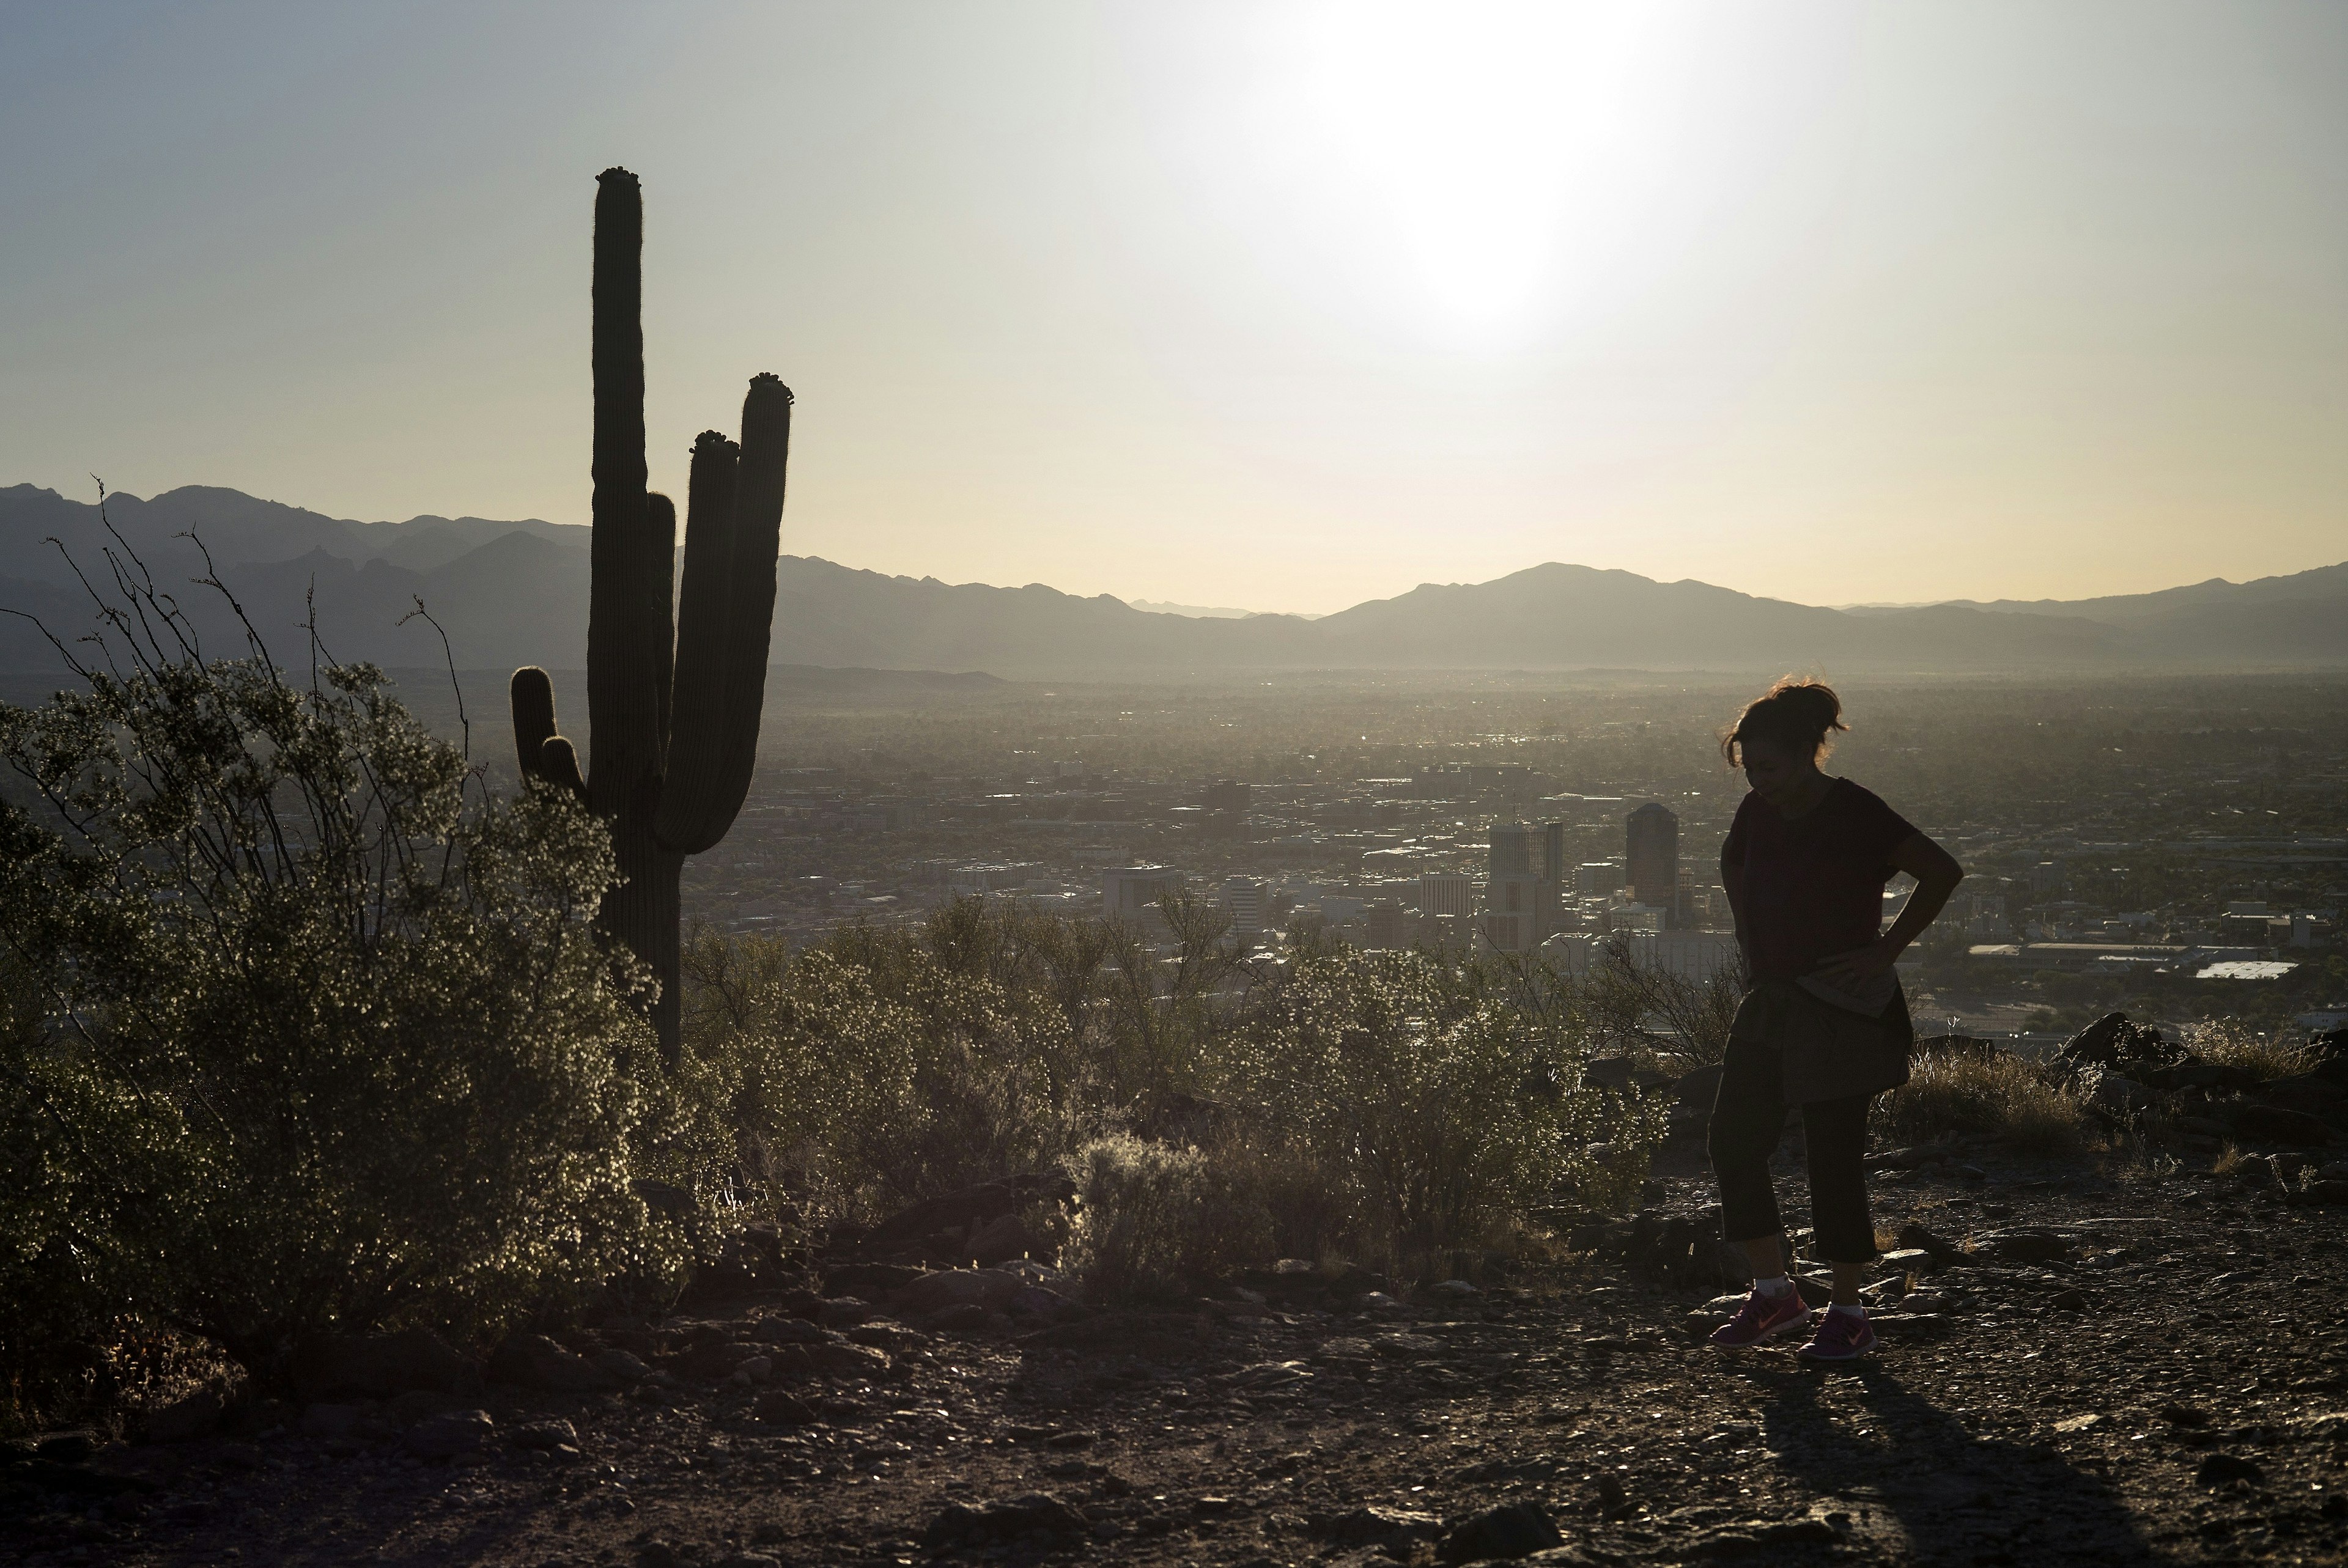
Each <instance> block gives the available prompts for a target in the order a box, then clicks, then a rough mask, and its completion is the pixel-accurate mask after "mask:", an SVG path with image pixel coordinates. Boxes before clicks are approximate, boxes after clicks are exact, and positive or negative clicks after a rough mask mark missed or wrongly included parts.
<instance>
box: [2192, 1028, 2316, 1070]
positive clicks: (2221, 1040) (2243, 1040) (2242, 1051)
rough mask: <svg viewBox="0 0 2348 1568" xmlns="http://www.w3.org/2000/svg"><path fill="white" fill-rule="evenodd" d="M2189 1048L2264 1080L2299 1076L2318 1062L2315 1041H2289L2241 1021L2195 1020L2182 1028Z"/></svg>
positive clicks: (2202, 1057)
mask: <svg viewBox="0 0 2348 1568" xmlns="http://www.w3.org/2000/svg"><path fill="white" fill-rule="evenodd" d="M2178 1038H2179V1039H2180V1040H2181V1041H2182V1042H2183V1044H2184V1046H2185V1049H2186V1050H2189V1051H2191V1052H2192V1053H2193V1054H2194V1055H2196V1056H2198V1057H2199V1058H2200V1059H2201V1060H2202V1061H2214V1062H2216V1063H2218V1064H2219V1065H2220V1066H2223V1067H2239V1068H2240V1069H2241V1070H2242V1071H2245V1072H2247V1073H2249V1074H2250V1076H2251V1077H2253V1078H2256V1079H2257V1080H2258V1081H2260V1082H2261V1083H2271V1082H2273V1081H2275V1080H2276V1079H2278V1078H2296V1077H2298V1076H2299V1075H2300V1074H2301V1073H2302V1072H2309V1071H2313V1070H2314V1068H2315V1066H2316V1057H2315V1048H2314V1047H2313V1046H2312V1045H2307V1044H2298V1045H2287V1044H2285V1043H2283V1042H2282V1041H2281V1040H2271V1039H2267V1038H2263V1037H2261V1036H2259V1035H2256V1034H2252V1033H2251V1032H2250V1030H2247V1029H2244V1028H2243V1027H2242V1026H2241V1025H2240V1024H2238V1023H2193V1024H2187V1025H2186V1026H2185V1028H2184V1029H2183V1030H2179V1031H2178Z"/></svg>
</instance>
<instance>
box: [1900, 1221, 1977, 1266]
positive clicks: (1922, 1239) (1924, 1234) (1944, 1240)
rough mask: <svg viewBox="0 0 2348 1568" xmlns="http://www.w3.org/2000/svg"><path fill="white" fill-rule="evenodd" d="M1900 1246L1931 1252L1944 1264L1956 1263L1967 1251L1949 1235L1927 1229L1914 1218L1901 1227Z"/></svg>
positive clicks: (1934, 1257) (1904, 1248)
mask: <svg viewBox="0 0 2348 1568" xmlns="http://www.w3.org/2000/svg"><path fill="white" fill-rule="evenodd" d="M1900 1250H1903V1251H1905V1250H1915V1251H1922V1252H1926V1253H1930V1254H1931V1255H1932V1257H1933V1259H1934V1260H1935V1261H1937V1262H1939V1263H1942V1264H1950V1263H1954V1262H1955V1261H1956V1260H1957V1259H1959V1258H1961V1257H1962V1256H1963V1255H1964V1251H1965V1249H1964V1248H1962V1247H1961V1246H1959V1245H1957V1244H1956V1243H1955V1242H1952V1241H1951V1240H1950V1239H1949V1238H1948V1237H1946V1236H1944V1235H1940V1234H1939V1233H1937V1232H1935V1231H1931V1230H1927V1229H1926V1228H1924V1226H1922V1225H1919V1224H1917V1223H1916V1222H1915V1221H1914V1220H1910V1221H1909V1222H1908V1223H1907V1224H1905V1225H1901V1226H1900Z"/></svg>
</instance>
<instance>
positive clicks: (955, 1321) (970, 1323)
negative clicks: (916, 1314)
mask: <svg viewBox="0 0 2348 1568" xmlns="http://www.w3.org/2000/svg"><path fill="white" fill-rule="evenodd" d="M992 1317H994V1314H992V1313H990V1312H988V1311H987V1309H986V1308H985V1307H981V1306H980V1305H979V1304H978V1303H977V1302H975V1301H965V1302H963V1304H962V1305H961V1306H959V1307H943V1308H942V1309H940V1310H938V1311H936V1312H932V1313H931V1314H929V1315H928V1316H927V1317H923V1318H922V1327H925V1328H927V1329H929V1330H930V1331H931V1332H932V1333H936V1334H968V1333H973V1332H975V1331H977V1330H978V1329H981V1328H983V1327H986V1325H987V1322H988V1321H989V1319H991V1318H992Z"/></svg>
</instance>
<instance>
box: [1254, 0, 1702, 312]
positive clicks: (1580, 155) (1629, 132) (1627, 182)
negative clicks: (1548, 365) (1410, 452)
mask: <svg viewBox="0 0 2348 1568" xmlns="http://www.w3.org/2000/svg"><path fill="white" fill-rule="evenodd" d="M1665 17H1666V13H1664V12H1662V11H1660V10H1658V11H1649V10H1646V9H1644V8H1639V7H1606V8H1602V9H1596V8H1593V9H1584V8H1581V7H1574V6H1564V5H1544V4H1522V3H1515V0H1510V3H1502V4H1485V5H1446V6H1441V7H1426V6H1415V5H1354V4H1346V5H1330V6H1327V7H1325V8H1323V9H1320V10H1317V11H1315V12H1313V13H1310V14H1309V16H1308V19H1307V20H1306V21H1305V22H1304V24H1303V26H1302V28H1301V29H1300V32H1299V34H1298V36H1296V37H1295V38H1294V40H1293V46H1294V47H1295V49H1296V55H1295V56H1294V59H1295V74H1294V77H1293V78H1292V82H1291V84H1290V87H1291V90H1292V97H1290V98H1289V102H1290V104H1291V105H1292V109H1293V114H1294V120H1293V127H1292V130H1293V134H1294V135H1295V137H1296V138H1297V141H1298V150H1299V151H1300V152H1301V153H1302V154H1303V157H1304V158H1305V159H1306V160H1307V161H1309V162H1310V163H1311V164H1312V165H1313V166H1314V167H1315V168H1316V169H1317V170H1318V172H1319V175H1320V177H1321V180H1322V184H1321V187H1320V189H1319V190H1318V191H1317V192H1316V195H1317V198H1318V200H1320V201H1321V202H1323V203H1325V204H1326V206H1327V208H1328V210H1327V213H1326V216H1327V217H1328V218H1329V219H1331V220H1334V227H1335V229H1337V230H1338V231H1341V232H1343V233H1344V235H1345V236H1346V239H1347V241H1348V248H1349V249H1350V250H1351V251H1352V252H1353V254H1352V256H1351V258H1350V259H1351V261H1352V262H1353V263H1354V267H1355V268H1356V269H1357V270H1358V271H1359V272H1362V273H1364V274H1365V275H1366V277H1367V279H1368V280H1369V281H1370V282H1372V283H1373V286H1375V287H1377V288H1378V290H1379V292H1384V293H1387V294H1389V295H1395V296H1399V300H1398V302H1407V304H1408V305H1409V307H1410V308H1412V309H1413V311H1414V312H1415V313H1416V314H1417V315H1419V316H1420V317H1421V318H1422V319H1423V321H1424V323H1425V324H1426V326H1428V327H1430V328H1432V329H1434V330H1435V331H1437V333H1441V334H1443V335H1446V336H1450V337H1454V338H1456V339H1457V340H1459V341H1461V342H1462V343H1483V344H1495V343H1505V342H1506V341H1508V340H1509V339H1512V338H1520V337H1521V336H1523V335H1524V334H1526V333H1529V332H1530V331H1533V330H1535V329H1537V328H1538V327H1539V326H1540V325H1541V324H1542V323H1543V321H1544V319H1545V318H1551V317H1554V316H1555V315H1556V314H1557V313H1559V312H1560V310H1565V309H1570V303H1571V299H1570V296H1571V294H1572V293H1573V292H1574V291H1575V289H1576V288H1577V287H1579V286H1587V285H1589V284H1591V283H1594V282H1597V281H1598V280H1599V275H1600V274H1602V273H1603V272H1605V271H1606V270H1607V267H1608V263H1609V258H1610V256H1611V255H1612V254H1615V253H1619V250H1620V246H1621V241H1622V238H1623V230H1624V229H1625V228H1626V227H1628V226H1633V225H1634V224H1635V220H1636V217H1637V213H1636V205H1637V202H1638V199H1639V192H1640V188H1641V184H1642V181H1643V179H1644V178H1645V177H1646V176H1647V175H1649V174H1650V173H1651V172H1652V171H1653V169H1654V168H1655V166H1656V163H1657V161H1658V159H1659V158H1660V157H1661V155H1662V154H1663V152H1664V151H1665V150H1666V149H1665V148H1664V147H1663V145H1662V144H1663V139H1664V133H1663V129H1662V125H1663V123H1664V122H1665V121H1666V119H1667V116H1668V113H1669V110H1670V107H1671V106H1669V105H1667V104H1664V103H1662V102H1659V101H1658V100H1659V99H1661V98H1663V97H1669V96H1670V95H1669V94H1668V92H1667V90H1666V88H1667V86H1668V80H1667V78H1668V77H1669V75H1670V73H1669V71H1668V69H1667V68H1664V67H1665V66H1666V63H1667V61H1666V51H1664V50H1663V49H1659V48H1658V47H1657V46H1658V45H1660V44H1666V43H1668V42H1669V41H1670V40H1669V39H1668V37H1667V36H1659V35H1668V34H1669V33H1670V32H1671V31H1672V30H1673V29H1672V28H1671V27H1670V26H1669V25H1668V22H1667V21H1666V19H1665Z"/></svg>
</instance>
